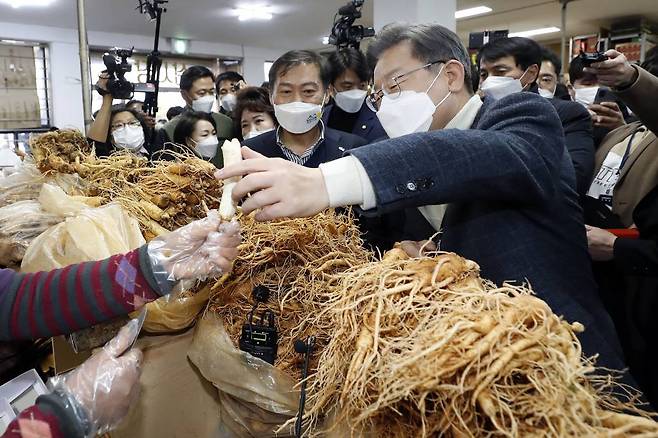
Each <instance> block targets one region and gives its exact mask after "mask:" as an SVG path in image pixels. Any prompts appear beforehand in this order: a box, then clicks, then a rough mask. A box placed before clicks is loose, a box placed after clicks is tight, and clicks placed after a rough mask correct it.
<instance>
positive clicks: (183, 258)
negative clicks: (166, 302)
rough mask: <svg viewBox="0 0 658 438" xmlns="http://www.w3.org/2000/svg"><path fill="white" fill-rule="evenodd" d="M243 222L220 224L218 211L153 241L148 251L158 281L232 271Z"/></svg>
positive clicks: (159, 282) (217, 274)
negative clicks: (240, 223)
mask: <svg viewBox="0 0 658 438" xmlns="http://www.w3.org/2000/svg"><path fill="white" fill-rule="evenodd" d="M239 244H240V225H239V224H238V223H237V222H235V221H234V222H230V223H226V222H225V223H221V219H220V217H219V213H218V212H217V210H211V211H210V212H209V213H208V216H207V217H206V218H204V219H200V220H198V221H194V222H192V223H190V224H188V225H186V226H184V227H182V228H179V229H178V230H176V231H173V232H171V233H169V234H165V235H164V236H160V237H158V238H157V239H154V240H152V241H151V242H150V243H149V246H148V254H149V257H150V258H151V262H152V264H153V275H154V277H155V280H156V281H157V282H158V284H160V285H162V284H163V282H167V281H168V282H171V281H176V280H183V279H199V280H204V279H206V278H209V277H219V276H221V275H222V274H224V273H226V272H229V271H230V270H231V264H232V263H233V260H235V258H236V257H237V255H238V245H239Z"/></svg>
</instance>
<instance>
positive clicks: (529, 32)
mask: <svg viewBox="0 0 658 438" xmlns="http://www.w3.org/2000/svg"><path fill="white" fill-rule="evenodd" d="M559 31H560V28H559V27H555V26H550V27H541V28H539V29H532V30H524V31H523V32H512V33H510V34H509V35H508V36H509V37H510V38H511V37H526V38H528V37H531V36H536V35H544V34H547V33H555V32H559Z"/></svg>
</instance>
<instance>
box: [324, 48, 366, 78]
mask: <svg viewBox="0 0 658 438" xmlns="http://www.w3.org/2000/svg"><path fill="white" fill-rule="evenodd" d="M327 64H328V68H329V77H330V80H331V83H332V84H333V83H334V82H336V79H338V77H339V76H340V75H342V74H343V73H345V72H346V71H347V70H353V71H354V73H356V75H357V76H358V78H359V80H360V81H361V82H368V80H370V76H371V71H370V69H369V68H368V62H367V61H366V56H365V55H364V54H363V53H362V52H361V51H360V50H358V49H355V48H353V47H348V48H344V49H338V50H335V51H333V52H331V53H330V54H329V56H327Z"/></svg>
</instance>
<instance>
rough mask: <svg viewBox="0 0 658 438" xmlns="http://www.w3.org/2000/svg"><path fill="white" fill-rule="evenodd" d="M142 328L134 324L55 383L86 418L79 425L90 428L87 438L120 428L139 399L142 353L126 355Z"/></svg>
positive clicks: (132, 352)
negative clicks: (119, 425)
mask: <svg viewBox="0 0 658 438" xmlns="http://www.w3.org/2000/svg"><path fill="white" fill-rule="evenodd" d="M139 328H140V327H139V323H138V321H137V320H136V319H133V320H131V321H130V322H129V323H128V324H126V325H125V326H124V327H123V328H122V329H121V331H120V332H119V334H117V336H116V337H115V338H114V339H112V340H111V341H110V342H108V343H107V344H106V345H105V346H104V347H103V349H102V350H100V351H98V352H96V353H94V355H93V356H91V357H90V358H89V359H87V361H86V362H85V363H83V364H82V365H81V366H80V367H79V368H77V369H76V370H74V371H72V372H71V373H69V374H67V375H66V376H64V377H63V378H62V381H60V382H57V381H55V390H56V391H63V392H64V393H65V394H67V395H70V396H71V397H72V398H73V399H74V400H75V401H76V402H77V404H78V405H79V408H81V409H82V411H83V412H84V413H85V414H86V418H80V421H81V422H82V423H83V424H86V426H87V436H96V434H97V433H98V434H102V433H105V432H107V431H108V430H110V429H112V428H113V427H115V426H117V425H118V424H119V423H120V422H121V420H123V418H124V417H125V415H126V414H127V413H128V410H129V409H130V407H131V406H132V405H133V403H134V402H135V401H136V400H137V398H138V397H139V387H140V386H139V376H140V375H141V362H142V352H141V351H140V350H136V349H132V350H130V351H128V352H125V351H126V350H127V349H128V348H130V345H131V344H132V342H133V341H134V339H135V338H136V337H137V335H138V334H139ZM124 352H125V354H124Z"/></svg>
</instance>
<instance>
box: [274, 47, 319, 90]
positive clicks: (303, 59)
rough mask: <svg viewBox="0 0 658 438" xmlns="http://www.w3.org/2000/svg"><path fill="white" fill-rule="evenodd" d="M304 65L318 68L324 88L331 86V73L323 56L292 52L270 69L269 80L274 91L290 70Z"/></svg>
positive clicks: (309, 52) (287, 53)
mask: <svg viewBox="0 0 658 438" xmlns="http://www.w3.org/2000/svg"><path fill="white" fill-rule="evenodd" d="M302 64H309V65H315V66H317V67H318V70H319V72H320V81H321V82H322V86H323V87H324V88H327V87H328V86H329V83H330V80H329V71H328V69H327V65H326V62H325V60H324V57H322V55H320V54H318V53H315V52H313V51H312V50H291V51H289V52H286V53H284V54H283V55H281V56H280V57H279V58H278V59H277V60H276V61H274V64H272V67H271V68H270V75H269V80H270V86H271V87H272V89H274V88H275V87H276V83H277V81H278V80H279V78H280V77H281V76H283V75H284V74H286V73H287V72H288V70H290V69H291V68H293V67H297V66H298V65H302Z"/></svg>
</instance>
